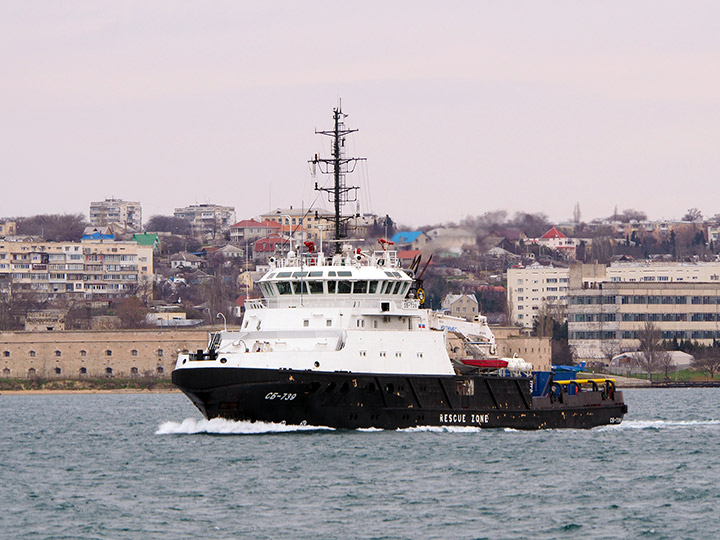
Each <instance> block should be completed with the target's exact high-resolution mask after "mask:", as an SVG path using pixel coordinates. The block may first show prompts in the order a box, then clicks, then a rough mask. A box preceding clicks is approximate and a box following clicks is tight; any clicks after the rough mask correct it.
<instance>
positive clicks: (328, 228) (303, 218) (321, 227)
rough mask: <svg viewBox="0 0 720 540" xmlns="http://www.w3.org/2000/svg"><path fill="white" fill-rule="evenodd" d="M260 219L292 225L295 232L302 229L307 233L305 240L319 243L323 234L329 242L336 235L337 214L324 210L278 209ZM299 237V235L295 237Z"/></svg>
mask: <svg viewBox="0 0 720 540" xmlns="http://www.w3.org/2000/svg"><path fill="white" fill-rule="evenodd" d="M260 219H261V220H263V222H265V221H274V222H276V223H279V224H280V225H286V226H287V225H290V226H291V227H292V229H293V231H295V230H300V228H302V229H304V231H305V240H308V241H313V242H318V241H319V240H320V235H321V232H322V237H323V238H324V239H325V240H327V239H329V238H332V235H333V234H334V232H333V231H334V226H335V225H334V221H333V220H334V219H335V214H334V213H332V212H329V211H327V210H325V209H323V208H316V209H314V210H308V209H307V208H306V209H298V208H293V207H292V206H291V207H290V208H276V209H275V210H273V211H271V212H268V213H267V214H263V215H261V216H260ZM295 236H297V235H295Z"/></svg>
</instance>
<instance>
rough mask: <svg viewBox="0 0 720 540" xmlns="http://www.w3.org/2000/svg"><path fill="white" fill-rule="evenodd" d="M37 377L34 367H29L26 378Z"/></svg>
mask: <svg viewBox="0 0 720 540" xmlns="http://www.w3.org/2000/svg"><path fill="white" fill-rule="evenodd" d="M35 376H37V370H36V369H35V368H34V367H31V368H30V369H28V377H35Z"/></svg>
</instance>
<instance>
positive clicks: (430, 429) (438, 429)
mask: <svg viewBox="0 0 720 540" xmlns="http://www.w3.org/2000/svg"><path fill="white" fill-rule="evenodd" d="M482 429H483V428H480V427H476V426H417V427H410V428H402V429H398V430H397V431H404V432H407V433H477V432H479V431H482Z"/></svg>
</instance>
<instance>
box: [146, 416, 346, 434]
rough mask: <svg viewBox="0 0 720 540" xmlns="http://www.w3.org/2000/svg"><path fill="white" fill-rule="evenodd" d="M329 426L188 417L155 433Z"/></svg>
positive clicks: (257, 431) (285, 430)
mask: <svg viewBox="0 0 720 540" xmlns="http://www.w3.org/2000/svg"><path fill="white" fill-rule="evenodd" d="M328 430H332V428H329V427H318V426H287V425H285V424H272V423H267V422H247V421H238V422H236V421H233V420H226V419H224V418H213V419H212V420H205V419H204V418H203V419H195V418H186V419H185V420H183V421H182V422H164V423H162V424H161V425H160V426H159V427H158V429H157V431H156V432H155V435H198V434H208V435H263V434H268V433H293V432H297V431H328Z"/></svg>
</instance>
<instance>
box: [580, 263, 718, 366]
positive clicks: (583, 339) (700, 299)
mask: <svg viewBox="0 0 720 540" xmlns="http://www.w3.org/2000/svg"><path fill="white" fill-rule="evenodd" d="M605 270H606V271H605ZM615 270H616V269H615V268H607V269H604V267H603V265H578V266H577V267H573V270H572V272H571V279H570V289H571V290H570V296H569V299H568V332H569V342H570V345H571V346H572V347H573V348H574V349H575V352H576V355H577V357H578V358H582V359H588V360H591V359H606V360H608V359H609V358H610V357H612V356H614V355H616V354H619V353H621V352H626V351H632V350H636V349H637V347H638V345H639V340H638V333H639V332H640V331H641V330H642V329H643V327H644V326H645V324H646V323H647V322H650V323H652V324H653V325H655V326H656V327H657V328H658V329H659V330H660V332H661V335H662V339H665V340H673V339H677V340H678V341H680V340H692V341H697V342H698V343H702V344H705V345H711V344H712V343H713V341H714V340H720V282H719V281H717V278H716V277H715V276H716V274H720V265H718V264H704V265H699V266H698V265H682V264H671V265H668V264H662V265H657V266H654V267H653V266H646V265H641V266H636V267H633V268H632V272H629V273H627V274H625V276H624V277H627V279H628V280H627V281H626V280H623V281H620V280H615V281H614V280H613V277H615V276H616V273H615Z"/></svg>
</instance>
